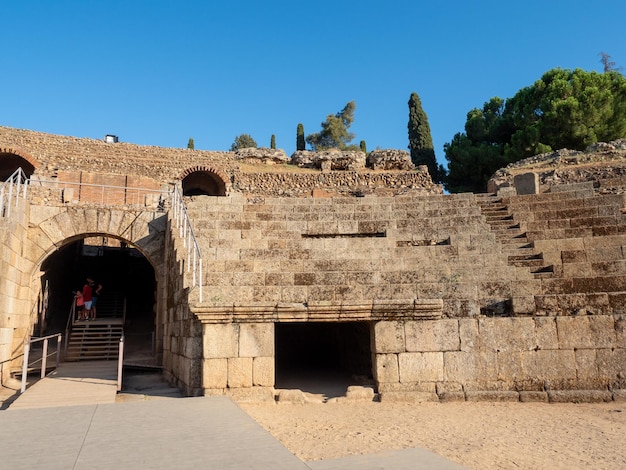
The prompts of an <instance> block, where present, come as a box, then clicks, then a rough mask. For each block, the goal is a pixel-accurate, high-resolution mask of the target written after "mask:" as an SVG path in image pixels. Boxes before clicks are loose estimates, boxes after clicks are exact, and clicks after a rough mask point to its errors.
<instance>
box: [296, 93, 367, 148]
mask: <svg viewBox="0 0 626 470" xmlns="http://www.w3.org/2000/svg"><path fill="white" fill-rule="evenodd" d="M355 109H356V103H355V102H354V101H350V102H349V103H348V104H346V106H345V107H344V108H343V109H342V110H341V111H339V112H338V113H337V114H335V115H334V116H333V115H332V114H329V115H328V116H326V121H324V122H322V130H321V131H320V132H317V133H315V134H309V135H308V136H307V137H306V141H307V142H308V144H309V145H310V146H311V148H312V149H313V150H314V151H315V150H325V149H330V148H338V149H340V150H358V147H357V146H356V145H349V143H350V141H351V140H352V139H354V134H353V133H351V132H349V131H348V129H349V128H350V126H351V125H352V122H353V121H354V110H355Z"/></svg>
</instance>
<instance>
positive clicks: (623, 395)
mask: <svg viewBox="0 0 626 470" xmlns="http://www.w3.org/2000/svg"><path fill="white" fill-rule="evenodd" d="M613 400H614V401H616V402H620V403H626V390H624V389H618V390H613Z"/></svg>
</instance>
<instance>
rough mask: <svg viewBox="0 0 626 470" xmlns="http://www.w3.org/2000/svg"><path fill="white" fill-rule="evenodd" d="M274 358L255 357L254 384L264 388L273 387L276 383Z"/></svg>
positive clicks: (253, 363)
mask: <svg viewBox="0 0 626 470" xmlns="http://www.w3.org/2000/svg"><path fill="white" fill-rule="evenodd" d="M274 377H275V374H274V358H273V357H255V358H253V360H252V384H253V385H255V386H262V387H273V386H274V382H275V379H274Z"/></svg>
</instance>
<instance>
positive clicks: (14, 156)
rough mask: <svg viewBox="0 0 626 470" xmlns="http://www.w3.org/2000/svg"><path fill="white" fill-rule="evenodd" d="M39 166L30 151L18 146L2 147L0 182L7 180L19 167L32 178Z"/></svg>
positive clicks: (0, 149) (0, 154) (0, 150)
mask: <svg viewBox="0 0 626 470" xmlns="http://www.w3.org/2000/svg"><path fill="white" fill-rule="evenodd" d="M37 166H38V162H37V160H35V158H33V157H32V155H30V154H29V153H28V152H25V151H24V150H22V149H19V148H17V147H0V182H1V181H6V180H7V179H8V178H9V176H11V175H12V174H13V172H14V171H15V170H17V169H18V168H22V170H23V171H24V173H26V177H28V178H30V176H31V175H32V174H33V173H34V172H35V168H37Z"/></svg>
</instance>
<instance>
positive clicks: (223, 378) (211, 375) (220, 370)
mask: <svg viewBox="0 0 626 470" xmlns="http://www.w3.org/2000/svg"><path fill="white" fill-rule="evenodd" d="M227 384H228V360H227V359H204V360H203V361H202V387H203V388H220V389H222V388H226V385H227Z"/></svg>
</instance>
